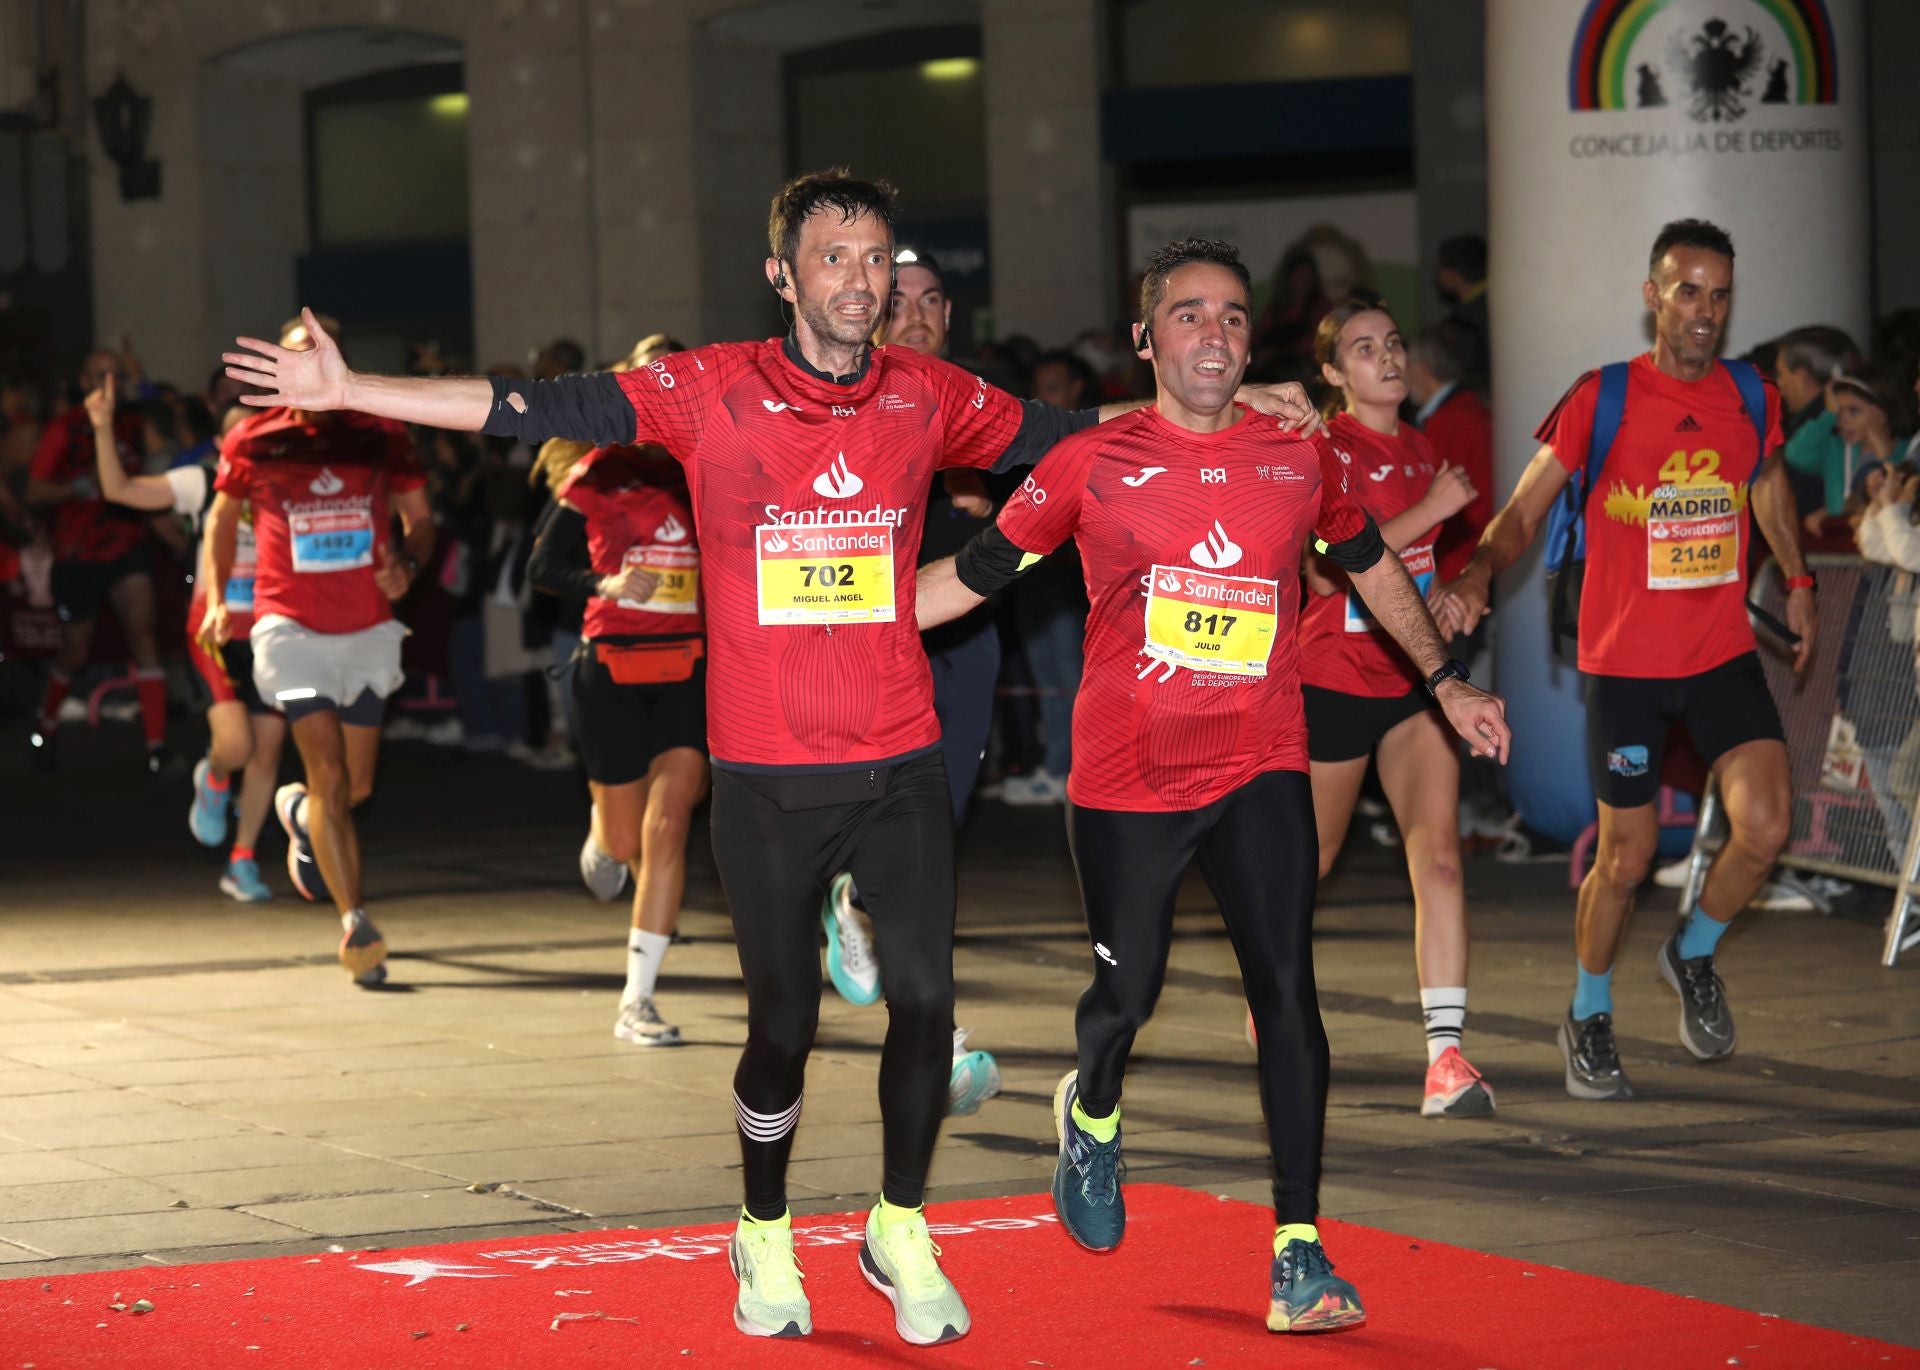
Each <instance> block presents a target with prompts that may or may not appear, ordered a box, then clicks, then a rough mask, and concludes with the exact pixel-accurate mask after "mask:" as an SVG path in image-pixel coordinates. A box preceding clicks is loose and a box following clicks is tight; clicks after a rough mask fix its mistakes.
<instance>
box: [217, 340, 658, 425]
mask: <svg viewBox="0 0 1920 1370" xmlns="http://www.w3.org/2000/svg"><path fill="white" fill-rule="evenodd" d="M300 316H301V318H302V319H303V320H304V321H305V324H306V328H307V332H308V334H310V335H311V336H312V338H313V346H312V347H311V348H309V349H307V350H306V351H304V352H296V351H293V350H292V349H290V348H285V347H281V346H279V345H278V344H275V343H270V342H267V341H265V340H264V339H261V338H240V339H237V341H238V343H239V345H240V346H241V347H243V348H247V349H249V350H248V351H244V352H225V353H222V354H221V356H222V359H223V360H225V361H226V363H227V374H228V375H229V376H232V377H233V378H234V379H235V380H240V381H245V382H247V383H248V384H249V385H256V386H259V387H261V393H259V394H254V395H243V396H241V401H242V403H245V404H250V405H253V406H254V407H256V408H262V407H270V406H273V405H285V406H287V407H288V408H290V409H304V410H309V411H313V412H321V411H325V410H332V409H357V410H359V411H360V412H361V413H363V414H374V415H377V416H379V417H380V418H385V419H398V420H400V421H401V422H402V423H418V424H424V425H426V426H427V427H430V428H451V429H458V430H461V431H463V432H469V433H473V432H487V433H494V434H498V435H500V436H503V437H514V438H519V439H521V440H522V441H525V442H539V441H541V440H543V439H545V438H550V437H562V438H574V439H577V440H578V441H581V442H590V443H593V444H594V445H595V446H604V445H607V444H611V443H617V442H632V441H633V440H634V433H635V427H636V420H635V417H634V411H633V403H632V401H631V400H629V399H628V398H627V396H626V394H625V392H623V391H622V390H621V389H620V385H619V382H618V381H617V380H615V379H614V378H613V377H612V376H611V375H606V374H600V373H596V374H592V375H586V376H562V377H561V378H559V379H558V380H551V381H520V380H514V381H509V380H504V379H496V378H489V377H486V376H432V377H428V376H365V375H361V374H360V373H359V372H357V371H354V370H351V369H350V368H349V367H348V366H347V363H346V359H345V358H344V357H342V356H341V355H340V345H339V344H338V343H336V342H335V341H334V340H333V339H332V338H331V337H329V336H328V335H327V331H326V330H325V329H324V328H322V327H321V326H320V321H319V320H318V319H316V318H314V316H313V311H312V310H310V309H303V310H301V311H300Z"/></svg>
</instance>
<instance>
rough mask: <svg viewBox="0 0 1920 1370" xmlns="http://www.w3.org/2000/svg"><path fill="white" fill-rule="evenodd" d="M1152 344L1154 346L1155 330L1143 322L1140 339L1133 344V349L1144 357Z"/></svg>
mask: <svg viewBox="0 0 1920 1370" xmlns="http://www.w3.org/2000/svg"><path fill="white" fill-rule="evenodd" d="M1152 346H1153V330H1152V329H1151V328H1149V327H1147V325H1145V324H1141V325H1140V341H1139V342H1137V343H1135V344H1134V345H1133V350H1134V351H1135V352H1138V353H1139V354H1140V355H1141V356H1143V357H1144V356H1146V354H1147V349H1148V348H1149V347H1152Z"/></svg>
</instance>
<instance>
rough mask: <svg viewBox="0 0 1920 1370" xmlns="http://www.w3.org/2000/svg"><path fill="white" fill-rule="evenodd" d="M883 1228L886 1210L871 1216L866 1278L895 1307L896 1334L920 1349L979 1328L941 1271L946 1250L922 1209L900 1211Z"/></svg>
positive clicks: (864, 1253) (863, 1256) (863, 1263)
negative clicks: (942, 1253)
mask: <svg viewBox="0 0 1920 1370" xmlns="http://www.w3.org/2000/svg"><path fill="white" fill-rule="evenodd" d="M894 1211H895V1213H896V1214H898V1215H899V1216H896V1217H894V1218H892V1219H891V1220H890V1221H888V1222H885V1223H883V1222H882V1221H881V1219H880V1206H879V1205H878V1204H876V1205H874V1209H873V1211H872V1212H871V1213H869V1214H868V1215H867V1239H866V1241H864V1242H862V1243H861V1245H860V1273H861V1274H863V1275H865V1276H866V1277H867V1283H868V1284H870V1285H872V1286H873V1287H874V1288H875V1289H878V1290H879V1291H880V1292H881V1293H882V1294H885V1295H886V1296H887V1301H888V1302H889V1303H891V1304H892V1305H893V1330H894V1331H896V1332H898V1333H899V1334H900V1337H901V1339H902V1340H903V1341H907V1342H911V1343H912V1344H913V1345H915V1346H937V1345H938V1344H940V1343H941V1342H946V1341H958V1340H960V1338H962V1337H964V1336H966V1335H967V1333H968V1332H969V1331H970V1330H971V1329H972V1327H973V1318H972V1317H971V1316H970V1315H969V1314H968V1312H967V1305H966V1304H965V1303H964V1302H962V1301H961V1298H960V1291H959V1290H957V1289H955V1288H954V1287H953V1281H952V1280H950V1279H948V1278H947V1277H946V1273H945V1272H944V1271H942V1270H941V1269H940V1262H939V1260H938V1257H939V1255H940V1248H939V1247H937V1246H935V1245H934V1244H933V1238H932V1237H930V1236H928V1235H927V1219H926V1215H925V1214H923V1213H922V1212H921V1211H920V1210H919V1209H910V1210H907V1211H905V1212H901V1210H898V1209H896V1210H894Z"/></svg>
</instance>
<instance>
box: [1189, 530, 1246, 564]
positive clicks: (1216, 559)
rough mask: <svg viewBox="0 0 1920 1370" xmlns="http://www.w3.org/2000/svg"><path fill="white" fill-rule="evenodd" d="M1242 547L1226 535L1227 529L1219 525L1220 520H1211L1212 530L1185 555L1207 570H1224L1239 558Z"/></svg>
mask: <svg viewBox="0 0 1920 1370" xmlns="http://www.w3.org/2000/svg"><path fill="white" fill-rule="evenodd" d="M1242 552H1243V549H1242V548H1241V546H1240V544H1239V543H1237V542H1235V541H1234V540H1233V539H1232V538H1230V537H1228V536H1227V530H1226V529H1225V528H1222V527H1221V526H1220V520H1219V519H1215V520H1214V521H1213V531H1212V532H1211V533H1208V534H1207V536H1206V540H1205V541H1203V542H1196V543H1194V544H1193V546H1192V547H1190V548H1188V549H1187V555H1189V556H1191V557H1192V558H1193V559H1194V560H1195V561H1197V562H1199V563H1200V564H1201V565H1202V566H1204V567H1206V568H1207V569H1208V570H1209V571H1224V570H1225V569H1226V568H1227V567H1229V566H1231V565H1233V564H1234V563H1235V562H1236V561H1238V560H1240V557H1241V555H1242Z"/></svg>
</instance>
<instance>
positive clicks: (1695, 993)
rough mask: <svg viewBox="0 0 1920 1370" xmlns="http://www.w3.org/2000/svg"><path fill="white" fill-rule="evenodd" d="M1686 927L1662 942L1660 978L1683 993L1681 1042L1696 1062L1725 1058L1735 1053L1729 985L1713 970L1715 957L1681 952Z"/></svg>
mask: <svg viewBox="0 0 1920 1370" xmlns="http://www.w3.org/2000/svg"><path fill="white" fill-rule="evenodd" d="M1685 927H1686V924H1684V923H1679V924H1676V925H1675V926H1674V929H1673V936H1671V937H1669V938H1668V939H1667V940H1666V941H1664V942H1662V943H1661V944H1660V954H1659V955H1658V956H1657V957H1655V958H1654V963H1655V964H1656V965H1658V966H1659V967H1660V978H1661V979H1662V980H1665V981H1666V982H1667V983H1668V984H1669V985H1671V986H1673V992H1674V993H1675V994H1677V995H1679V996H1680V1045H1681V1046H1683V1047H1685V1048H1686V1049H1687V1050H1688V1051H1690V1052H1692V1053H1693V1058H1694V1060H1696V1061H1719V1060H1723V1059H1725V1058H1726V1057H1728V1056H1731V1055H1733V1010H1732V1009H1730V1008H1728V1007H1727V991H1726V987H1725V986H1724V985H1722V984H1721V983H1720V977H1719V976H1718V975H1717V974H1715V973H1714V969H1713V957H1711V956H1695V957H1692V958H1688V957H1683V956H1682V955H1681V954H1680V933H1681V930H1682V929H1683V928H1685Z"/></svg>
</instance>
